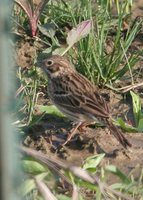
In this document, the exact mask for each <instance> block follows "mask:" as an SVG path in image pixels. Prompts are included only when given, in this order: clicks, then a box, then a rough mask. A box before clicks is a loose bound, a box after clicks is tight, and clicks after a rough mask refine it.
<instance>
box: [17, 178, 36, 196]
mask: <svg viewBox="0 0 143 200" xmlns="http://www.w3.org/2000/svg"><path fill="white" fill-rule="evenodd" d="M34 189H36V185H35V181H34V179H27V180H26V181H24V183H23V184H22V185H21V187H20V193H21V194H22V196H25V195H27V194H28V193H30V192H31V191H32V190H34Z"/></svg>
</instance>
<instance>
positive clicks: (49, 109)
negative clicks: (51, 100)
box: [37, 105, 64, 117]
mask: <svg viewBox="0 0 143 200" xmlns="http://www.w3.org/2000/svg"><path fill="white" fill-rule="evenodd" d="M37 108H38V109H39V110H40V111H41V112H45V113H47V114H51V115H56V116H59V117H64V115H63V114H62V113H61V112H60V111H59V110H58V109H57V108H56V106H54V105H50V106H43V105H38V106H37Z"/></svg>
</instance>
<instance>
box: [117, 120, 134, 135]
mask: <svg viewBox="0 0 143 200" xmlns="http://www.w3.org/2000/svg"><path fill="white" fill-rule="evenodd" d="M115 124H116V125H117V126H120V127H121V128H122V129H123V130H125V131H127V132H137V131H138V130H137V128H135V127H133V126H131V125H129V124H126V123H125V122H124V121H123V120H122V118H118V119H117V120H116V121H115Z"/></svg>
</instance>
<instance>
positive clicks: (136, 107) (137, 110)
mask: <svg viewBox="0 0 143 200" xmlns="http://www.w3.org/2000/svg"><path fill="white" fill-rule="evenodd" d="M130 94H131V96H132V102H133V113H134V118H135V123H136V127H138V125H139V121H140V119H141V100H140V97H139V96H138V95H136V94H135V93H134V92H132V91H130Z"/></svg>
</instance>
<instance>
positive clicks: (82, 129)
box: [78, 122, 95, 132]
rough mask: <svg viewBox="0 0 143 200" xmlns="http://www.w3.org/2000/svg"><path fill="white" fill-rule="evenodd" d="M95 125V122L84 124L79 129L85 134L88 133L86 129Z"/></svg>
mask: <svg viewBox="0 0 143 200" xmlns="http://www.w3.org/2000/svg"><path fill="white" fill-rule="evenodd" d="M92 124H95V122H83V123H82V124H81V125H80V126H79V127H78V130H79V131H80V132H85V131H86V127H87V126H89V125H92Z"/></svg>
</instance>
